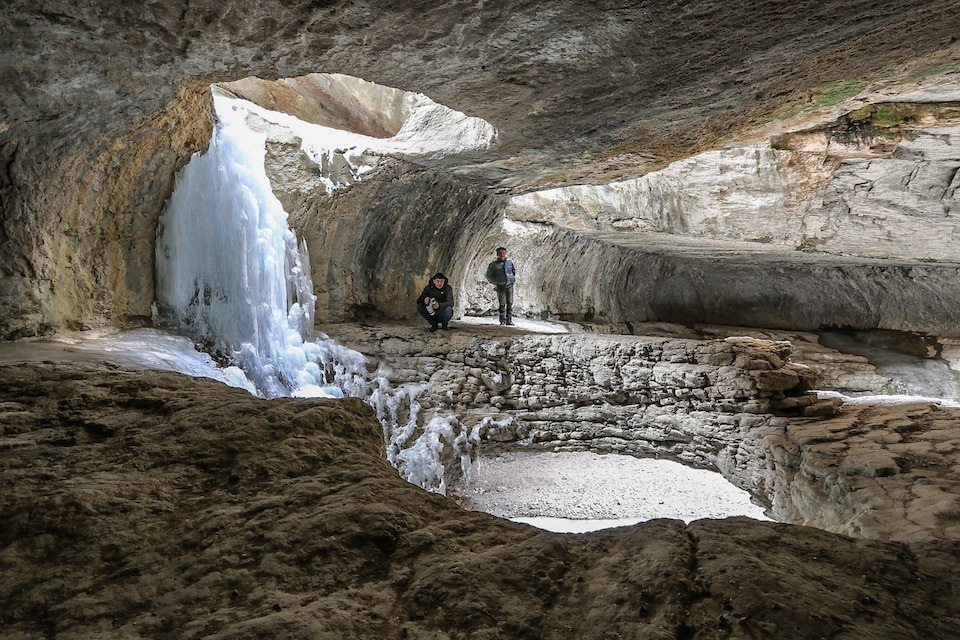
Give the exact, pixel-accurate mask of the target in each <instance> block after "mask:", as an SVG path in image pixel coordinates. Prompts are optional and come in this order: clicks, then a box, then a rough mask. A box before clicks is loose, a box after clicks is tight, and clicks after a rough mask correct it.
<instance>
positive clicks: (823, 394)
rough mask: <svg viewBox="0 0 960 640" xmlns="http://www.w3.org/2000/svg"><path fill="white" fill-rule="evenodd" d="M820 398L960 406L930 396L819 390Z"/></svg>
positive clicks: (861, 402)
mask: <svg viewBox="0 0 960 640" xmlns="http://www.w3.org/2000/svg"><path fill="white" fill-rule="evenodd" d="M817 397H818V398H840V399H841V400H843V403H844V404H873V405H876V404H882V405H892V404H910V403H913V402H931V403H933V404H937V405H940V406H941V407H960V402H955V401H953V400H944V399H943V398H931V397H929V396H892V395H891V396H847V395H844V394H842V393H838V392H836V391H817Z"/></svg>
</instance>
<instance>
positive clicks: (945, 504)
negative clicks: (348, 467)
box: [325, 325, 960, 540]
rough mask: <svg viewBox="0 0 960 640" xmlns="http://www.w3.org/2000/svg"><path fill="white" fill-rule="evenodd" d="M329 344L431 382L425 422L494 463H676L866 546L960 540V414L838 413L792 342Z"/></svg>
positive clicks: (490, 332)
mask: <svg viewBox="0 0 960 640" xmlns="http://www.w3.org/2000/svg"><path fill="white" fill-rule="evenodd" d="M325 329H326V330H327V331H328V332H329V333H330V334H331V335H333V336H335V337H336V338H337V339H338V340H340V341H343V342H344V343H345V344H347V345H348V346H350V347H351V348H355V349H358V350H360V351H361V352H364V353H366V354H367V355H369V356H370V357H371V358H373V359H374V360H375V361H382V362H384V363H385V364H387V365H388V366H389V367H390V370H389V371H388V376H389V379H390V380H391V382H392V383H393V384H418V385H419V384H424V383H429V389H428V391H426V392H425V394H424V395H422V396H421V397H420V399H419V402H420V405H421V407H422V412H423V413H422V416H421V418H420V420H421V422H426V421H427V420H428V419H429V417H430V416H434V415H440V416H446V417H449V418H453V419H455V420H456V421H457V422H458V423H459V424H460V425H461V426H462V427H463V430H464V431H465V432H469V431H470V430H471V429H473V428H475V427H476V428H478V435H479V438H480V441H481V449H482V450H483V451H488V452H489V451H497V450H501V449H504V448H507V449H509V448H511V447H517V446H524V447H528V448H533V449H541V450H548V451H551V450H567V451H593V452H596V453H619V454H625V455H635V456H639V457H649V456H655V457H659V458H668V459H672V460H675V461H678V462H682V463H684V464H688V465H691V466H696V467H701V468H707V469H713V470H716V471H719V472H720V473H722V474H723V475H724V477H725V478H727V479H728V480H729V481H730V482H731V483H733V484H734V485H736V486H738V487H740V488H742V489H744V490H746V491H748V492H750V493H751V494H752V495H753V496H754V498H755V499H756V500H758V501H759V502H760V503H761V504H764V505H765V506H767V507H768V509H769V513H770V515H771V517H773V518H775V519H778V520H781V521H784V522H791V523H795V524H805V525H810V526H815V527H819V528H821V529H826V530H828V531H835V532H838V533H844V534H846V535H851V536H856V537H862V538H878V539H894V540H917V539H923V538H928V537H931V536H933V537H945V538H954V537H956V536H957V535H960V520H958V519H956V518H955V516H954V515H953V514H954V512H955V511H956V510H958V509H960V498H958V497H957V496H958V495H960V492H958V491H957V489H958V488H960V475H958V474H957V472H956V470H955V468H954V465H952V463H951V462H950V460H951V459H952V456H953V455H955V454H956V453H957V452H960V436H957V435H956V433H958V432H957V431H956V429H957V427H958V426H960V410H957V409H945V408H941V407H938V406H936V405H931V404H929V403H926V404H923V403H919V404H913V405H901V406H898V407H894V408H889V409H887V408H884V407H883V406H879V407H869V406H859V405H853V406H851V407H849V408H848V407H846V406H843V407H842V408H840V409H839V410H838V406H839V405H840V402H839V401H838V400H834V399H826V400H821V399H818V397H817V395H816V394H812V393H808V392H807V391H806V390H807V389H809V388H810V386H811V385H812V384H813V383H814V378H813V374H812V373H811V372H810V371H809V370H808V369H807V368H806V367H803V366H799V365H795V364H793V363H791V362H790V360H789V356H790V347H789V345H788V344H787V343H777V342H770V341H764V340H756V339H752V338H729V339H725V340H715V341H695V340H682V339H669V338H659V339H658V338H640V337H626V336H618V337H611V336H596V335H590V334H562V335H553V336H550V335H517V334H511V333H509V332H504V331H498V330H496V329H482V328H479V329H478V328H477V327H476V326H475V325H474V326H470V325H459V326H457V327H456V329H454V330H453V331H451V332H449V333H444V334H443V335H431V336H430V338H429V339H426V338H424V337H423V333H422V332H420V331H415V330H410V329H408V328H403V327H385V328H380V329H372V328H370V329H365V328H362V327H354V326H350V325H335V326H329V327H325ZM468 332H469V333H468ZM464 334H467V335H464ZM454 467H455V465H454Z"/></svg>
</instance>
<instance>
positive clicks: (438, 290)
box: [417, 271, 453, 331]
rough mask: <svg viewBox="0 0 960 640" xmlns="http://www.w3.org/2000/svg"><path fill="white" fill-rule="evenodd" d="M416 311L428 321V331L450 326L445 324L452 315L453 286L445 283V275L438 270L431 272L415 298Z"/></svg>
mask: <svg viewBox="0 0 960 640" xmlns="http://www.w3.org/2000/svg"><path fill="white" fill-rule="evenodd" d="M417 311H419V312H420V315H422V316H423V317H424V319H426V321H427V322H429V323H430V331H436V330H437V329H439V328H441V327H442V328H444V329H449V328H450V327H449V326H447V324H448V323H449V322H450V318H452V317H453V287H451V286H450V285H449V284H448V283H447V276H445V275H443V274H442V273H440V272H439V271H438V272H436V273H435V274H433V277H432V278H430V282H428V283H427V286H425V287H424V288H423V291H422V292H420V297H419V298H417Z"/></svg>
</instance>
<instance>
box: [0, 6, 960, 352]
mask: <svg viewBox="0 0 960 640" xmlns="http://www.w3.org/2000/svg"><path fill="white" fill-rule="evenodd" d="M955 9H956V7H955V6H954V3H953V2H952V1H951V0H937V1H935V2H919V1H914V2H909V3H903V2H894V1H893V0H885V1H883V2H879V3H874V4H872V5H871V6H870V7H869V8H866V9H865V8H864V7H863V5H862V3H859V2H852V1H846V2H841V3H836V2H833V3H830V4H829V5H823V4H822V3H818V2H813V1H812V0H803V1H802V2H800V3H799V4H797V3H794V4H792V5H791V7H790V10H789V11H786V10H783V8H782V7H780V6H777V5H776V4H775V3H772V4H769V5H766V4H765V5H756V4H755V3H747V2H737V3H727V4H726V5H724V6H723V7H722V8H721V7H720V5H718V4H716V3H715V2H713V1H712V0H700V1H697V2H693V3H687V4H685V5H684V6H683V7H682V8H678V7H676V6H674V5H669V4H659V3H657V4H644V5H637V6H625V5H612V4H600V5H583V4H581V3H576V2H569V1H566V2H562V3H559V4H556V3H555V4H553V5H551V7H550V8H549V9H548V10H546V9H544V7H543V5H542V3H536V2H520V3H517V2H513V3H509V4H502V3H497V2H484V3H483V4H481V5H477V4H475V3H465V2H452V3H444V4H442V5H436V4H430V5H429V6H421V5H420V4H419V3H415V2H406V3H399V4H395V5H391V6H390V7H377V8H376V10H373V9H371V8H369V7H367V6H366V5H362V4H355V3H350V2H343V1H336V2H330V3H325V4H323V5H322V6H318V5H316V3H311V2H295V3H293V4H291V3H280V2H277V1H276V0H259V1H256V2H245V3H234V2H222V3H204V2H199V3H198V2H189V3H187V2H173V3H167V4H164V5H163V6H162V7H161V6H160V5H144V6H141V7H124V8H121V9H118V8H117V7H116V6H115V3H108V2H105V1H103V0H98V1H97V2H92V3H87V4H83V5H82V6H81V5H77V4H76V3H71V2H61V1H56V2H48V3H44V5H43V6H42V7H40V6H38V5H36V3H34V2H32V0H16V1H14V2H11V3H8V4H7V6H6V10H5V11H4V12H3V14H2V15H0V20H2V23H0V26H2V29H3V32H4V33H5V34H6V44H7V46H5V47H4V48H3V50H2V52H0V69H2V71H0V73H2V74H3V79H4V86H5V87H7V89H8V90H7V91H5V92H3V94H2V95H0V166H2V167H3V171H0V210H2V211H3V217H2V219H0V231H2V238H3V240H4V242H3V250H2V256H0V257H2V259H0V269H2V272H0V275H2V278H3V279H2V282H0V311H2V313H0V335H2V336H3V337H6V338H14V337H21V336H32V335H38V334H47V333H52V332H55V331H57V330H62V329H65V328H75V329H79V328H84V327H90V326H97V325H102V324H112V325H130V324H136V323H142V322H145V321H146V320H147V318H149V316H150V312H151V310H150V305H151V303H152V302H153V298H154V295H153V277H154V274H153V259H152V256H153V252H154V241H155V228H156V223H157V219H158V216H159V215H160V209H161V208H162V206H163V202H164V201H165V200H166V198H167V197H168V196H169V194H170V191H171V189H172V188H173V176H174V173H175V171H176V170H177V169H179V168H180V167H181V166H183V164H184V163H185V162H186V161H187V160H188V159H189V157H190V154H191V153H192V152H194V151H199V150H202V149H204V148H205V147H206V145H207V142H208V140H209V132H210V128H211V117H210V111H209V99H208V96H209V90H208V87H209V85H210V84H211V83H214V82H230V81H236V80H240V79H243V78H246V77H249V76H257V77H260V78H263V79H266V80H275V79H278V78H296V77H300V76H303V75H306V74H309V73H315V72H328V73H329V72H334V73H341V74H349V75H352V76H356V77H360V78H364V79H365V80H369V81H374V82H377V83H380V84H382V85H386V86H388V87H395V88H397V89H402V90H407V91H419V92H422V93H424V94H426V95H428V96H429V97H431V98H432V99H434V100H436V101H437V102H439V103H441V104H444V105H446V106H448V107H450V108H453V109H457V110H459V111H462V112H464V113H467V114H469V115H472V116H476V117H480V118H483V119H484V120H485V121H487V122H488V123H490V125H491V126H492V127H494V128H495V129H496V130H497V132H498V141H499V142H498V144H497V145H495V146H493V147H491V148H490V149H488V150H487V151H484V152H482V153H479V152H477V153H467V154H462V155H459V156H450V157H446V158H439V159H435V160H431V161H430V162H429V163H427V164H429V165H430V168H431V169H433V170H438V171H441V172H452V173H453V174H454V175H456V176H457V178H458V179H461V180H464V181H466V182H467V183H469V184H470V185H473V186H474V187H483V188H494V189H498V190H501V191H503V192H505V193H506V192H516V193H520V192H525V191H530V190H534V189H537V188H544V187H553V186H561V185H564V184H571V183H601V182H607V181H610V180H614V179H622V178H627V177H635V176H637V175H642V174H644V173H646V172H649V171H651V170H654V169H660V168H662V167H664V166H665V165H666V164H668V163H669V162H670V161H673V160H678V159H681V158H685V157H689V156H691V155H693V154H695V153H698V152H700V151H706V150H709V149H715V148H717V147H720V146H722V145H725V144H727V143H729V142H732V141H735V140H738V139H746V140H750V141H754V140H759V139H763V138H765V137H767V136H768V135H772V134H779V133H783V132H784V131H783V125H781V124H780V122H781V121H782V117H784V116H788V115H791V114H794V115H798V118H799V119H794V122H795V124H796V125H797V126H800V125H802V124H803V123H804V122H809V121H820V120H821V119H822V118H823V117H826V116H835V115H836V113H834V112H835V111H837V110H838V109H839V110H840V111H841V112H842V109H841V108H840V106H839V105H841V104H843V105H844V108H845V109H846V110H848V111H849V110H850V109H855V108H858V107H860V106H862V105H863V104H864V102H865V101H868V100H870V99H871V98H870V96H876V95H879V94H878V92H879V91H881V90H882V89H884V88H889V87H899V88H901V89H902V88H904V87H906V86H910V87H914V86H916V83H917V82H919V81H921V80H925V79H929V78H935V77H936V76H938V75H943V74H950V73H951V72H955V71H956V69H957V47H958V45H957V43H956V33H958V32H960V16H958V13H957V12H956V10H955ZM906 52H909V54H907V53H906ZM285 89H286V90H289V89H290V85H288V86H287V87H286V88H285ZM271 91H272V90H271ZM266 93H270V91H267V92H266ZM281 93H282V92H280V91H279V89H277V91H276V92H274V93H273V94H272V99H277V98H283V99H285V98H284V95H287V96H288V95H289V93H287V94H284V95H280V94H281ZM314 98H317V96H314ZM854 98H858V99H857V100H855V101H853V102H851V100H853V99H854ZM356 115H357V112H356V111H349V110H348V111H347V112H344V113H340V114H339V116H342V117H340V118H339V120H340V121H342V122H347V123H349V122H351V120H355V119H356ZM388 120H389V118H387V119H386V120H383V119H378V120H377V123H378V126H376V127H371V126H369V125H370V124H371V123H370V122H365V123H363V126H362V127H358V128H361V129H363V130H364V131H369V132H373V133H378V132H382V131H389V130H390V126H389V122H387V121H388ZM355 124H356V123H355V122H354V123H353V125H355ZM353 125H351V126H353ZM941 177H942V176H941ZM852 179H857V178H856V177H855V176H853V177H852ZM915 184H916V185H919V184H921V182H916V183H915ZM466 213H467V212H466V210H464V209H451V210H448V211H447V212H446V215H448V216H449V217H450V218H449V219H450V220H451V221H452V222H450V224H456V223H457V222H458V221H459V220H460V219H461V216H462V215H466ZM774 215H776V214H774ZM382 222H383V223H384V224H385V223H386V222H388V221H386V220H384V221H382ZM374 226H375V230H376V233H377V234H379V235H389V234H391V233H393V231H394V229H393V228H392V227H389V226H383V225H381V224H380V223H377V224H375V225H374ZM575 240H576V238H573V242H570V241H564V242H562V243H561V245H560V247H559V248H560V249H561V250H562V251H567V252H568V251H573V250H579V248H580V247H579V246H578V245H577V244H576V242H575ZM487 250H488V249H487ZM607 250H609V249H607ZM531 257H535V256H531ZM631 258H634V259H635V258H636V256H631ZM398 259H399V258H398ZM745 259H746V260H748V261H749V260H750V259H751V258H750V257H749V256H747V257H746V258H745ZM560 266H561V267H562V266H563V265H560ZM336 267H337V265H336V264H334V265H331V268H330V271H331V272H332V273H333V274H334V277H336V276H337V275H338V274H337V268H336ZM697 268H698V269H699V268H700V267H699V266H698V267H697ZM703 268H705V269H707V270H711V269H716V268H717V266H716V265H705V266H704V267H703ZM779 268H780V265H779V264H775V265H772V266H768V267H767V268H766V269H765V270H764V271H765V274H769V272H770V270H771V269H773V270H776V269H779ZM681 271H682V268H681ZM731 275H736V274H735V273H732V274H731V273H727V274H725V276H724V277H725V278H729V277H730V276H731ZM748 275H749V274H748ZM844 277H847V276H844ZM629 279H630V278H629V276H626V280H629ZM855 279H856V278H855ZM659 281H660V282H661V284H662V286H663V287H666V288H669V287H673V286H675V285H676V286H679V285H683V284H689V283H690V279H689V278H687V277H684V276H683V275H681V276H680V280H677V281H673V280H669V279H666V278H661V279H659ZM360 284H361V287H365V286H367V283H366V282H363V283H360ZM711 286H712V285H711ZM825 286H826V287H827V288H834V286H835V283H834V282H832V281H829V280H828V281H827V284H826V285H825ZM801 293H803V294H804V295H806V294H808V293H809V291H808V290H807V291H803V292H801ZM805 300H807V298H802V299H801V300H800V302H804V301H805ZM377 302H378V301H374V303H377ZM561 302H562V304H561ZM567 302H569V303H570V304H567ZM644 302H649V299H648V297H647V298H645V300H644ZM688 302H689V300H687V299H670V300H664V301H659V302H657V301H655V304H654V305H653V307H641V308H642V309H644V310H645V314H644V315H645V317H648V318H650V317H656V318H658V319H667V318H668V316H669V319H673V317H674V315H675V313H673V312H672V310H673V309H674V308H677V306H678V305H679V307H680V308H682V307H683V306H685V305H686V304H687V303H688ZM743 302H745V301H744V300H743V299H735V300H733V301H732V302H731V305H730V306H729V307H728V308H727V309H726V311H728V312H729V310H730V309H732V308H734V306H733V305H739V304H741V303H743ZM916 302H917V301H916V300H913V299H911V300H910V301H909V303H908V304H907V305H906V306H905V307H904V309H905V310H909V309H911V308H913V307H914V305H915V303H916ZM631 303H632V301H631ZM790 304H793V303H792V302H791V303H790ZM798 304H799V303H798ZM374 308H375V310H376V311H377V312H378V313H382V314H385V315H387V316H388V317H394V316H395V315H396V314H398V313H399V312H400V311H399V308H397V307H393V308H390V307H385V308H382V309H379V308H376V307H374ZM541 308H542V309H544V310H549V311H551V312H554V313H561V314H573V315H577V316H581V317H582V316H588V315H589V314H590V313H591V301H590V300H579V299H570V300H569V301H557V302H556V304H554V305H552V306H550V307H541ZM592 308H593V310H594V311H593V312H599V311H600V310H601V307H600V306H599V305H597V304H593V305H592ZM650 308H653V309H655V310H658V312H657V313H656V314H653V315H651V314H650V313H649V312H648V309H650ZM904 309H898V310H896V311H898V312H899V311H903V310H904ZM667 311H669V313H667ZM828 311H829V312H832V311H833V310H828ZM943 311H944V310H943V309H934V308H931V309H928V310H927V312H928V313H929V314H930V315H931V316H933V315H936V314H938V313H941V312H943ZM947 311H948V312H949V310H947ZM698 314H699V310H698V309H697V308H696V305H695V308H694V313H693V315H694V318H693V320H694V321H709V322H726V321H728V320H727V318H728V316H729V313H727V314H723V313H721V314H714V315H713V316H712V317H711V318H709V319H706V320H705V319H704V318H701V317H700V316H699V315H698ZM701 315H702V314H701ZM707 315H710V314H707ZM824 315H827V314H824ZM611 316H612V317H613V318H615V319H616V318H619V317H620V316H623V317H624V319H626V320H630V321H633V320H634V319H632V318H630V317H627V316H626V315H624V314H622V313H613V312H611ZM876 318H879V319H881V320H883V321H884V322H887V319H886V318H885V317H884V316H883V315H882V314H877V315H876ZM772 319H773V320H776V317H773V318H772ZM758 320H759V321H763V322H769V321H770V318H767V317H764V316H763V315H761V316H760V317H759V318H758ZM807 320H809V322H820V321H821V318H820V317H815V318H808V319H807ZM955 320H956V318H954V317H952V316H949V313H948V318H947V320H946V321H945V323H947V324H953V325H955V324H956V322H955ZM805 326H806V325H805ZM885 326H886V325H885ZM891 328H902V327H899V326H892V325H891Z"/></svg>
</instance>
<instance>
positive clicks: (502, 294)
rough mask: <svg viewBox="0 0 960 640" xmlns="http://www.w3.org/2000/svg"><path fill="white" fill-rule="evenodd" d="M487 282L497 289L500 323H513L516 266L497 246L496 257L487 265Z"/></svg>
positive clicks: (503, 249)
mask: <svg viewBox="0 0 960 640" xmlns="http://www.w3.org/2000/svg"><path fill="white" fill-rule="evenodd" d="M486 275H487V282H489V283H490V284H492V285H493V286H494V287H496V289H497V302H498V303H499V304H500V324H506V325H511V326H512V325H513V283H514V282H516V281H517V268H516V267H515V266H514V265H513V260H509V259H507V250H506V249H505V248H504V247H497V259H496V260H494V261H493V262H491V263H490V264H489V265H487V274H486Z"/></svg>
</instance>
